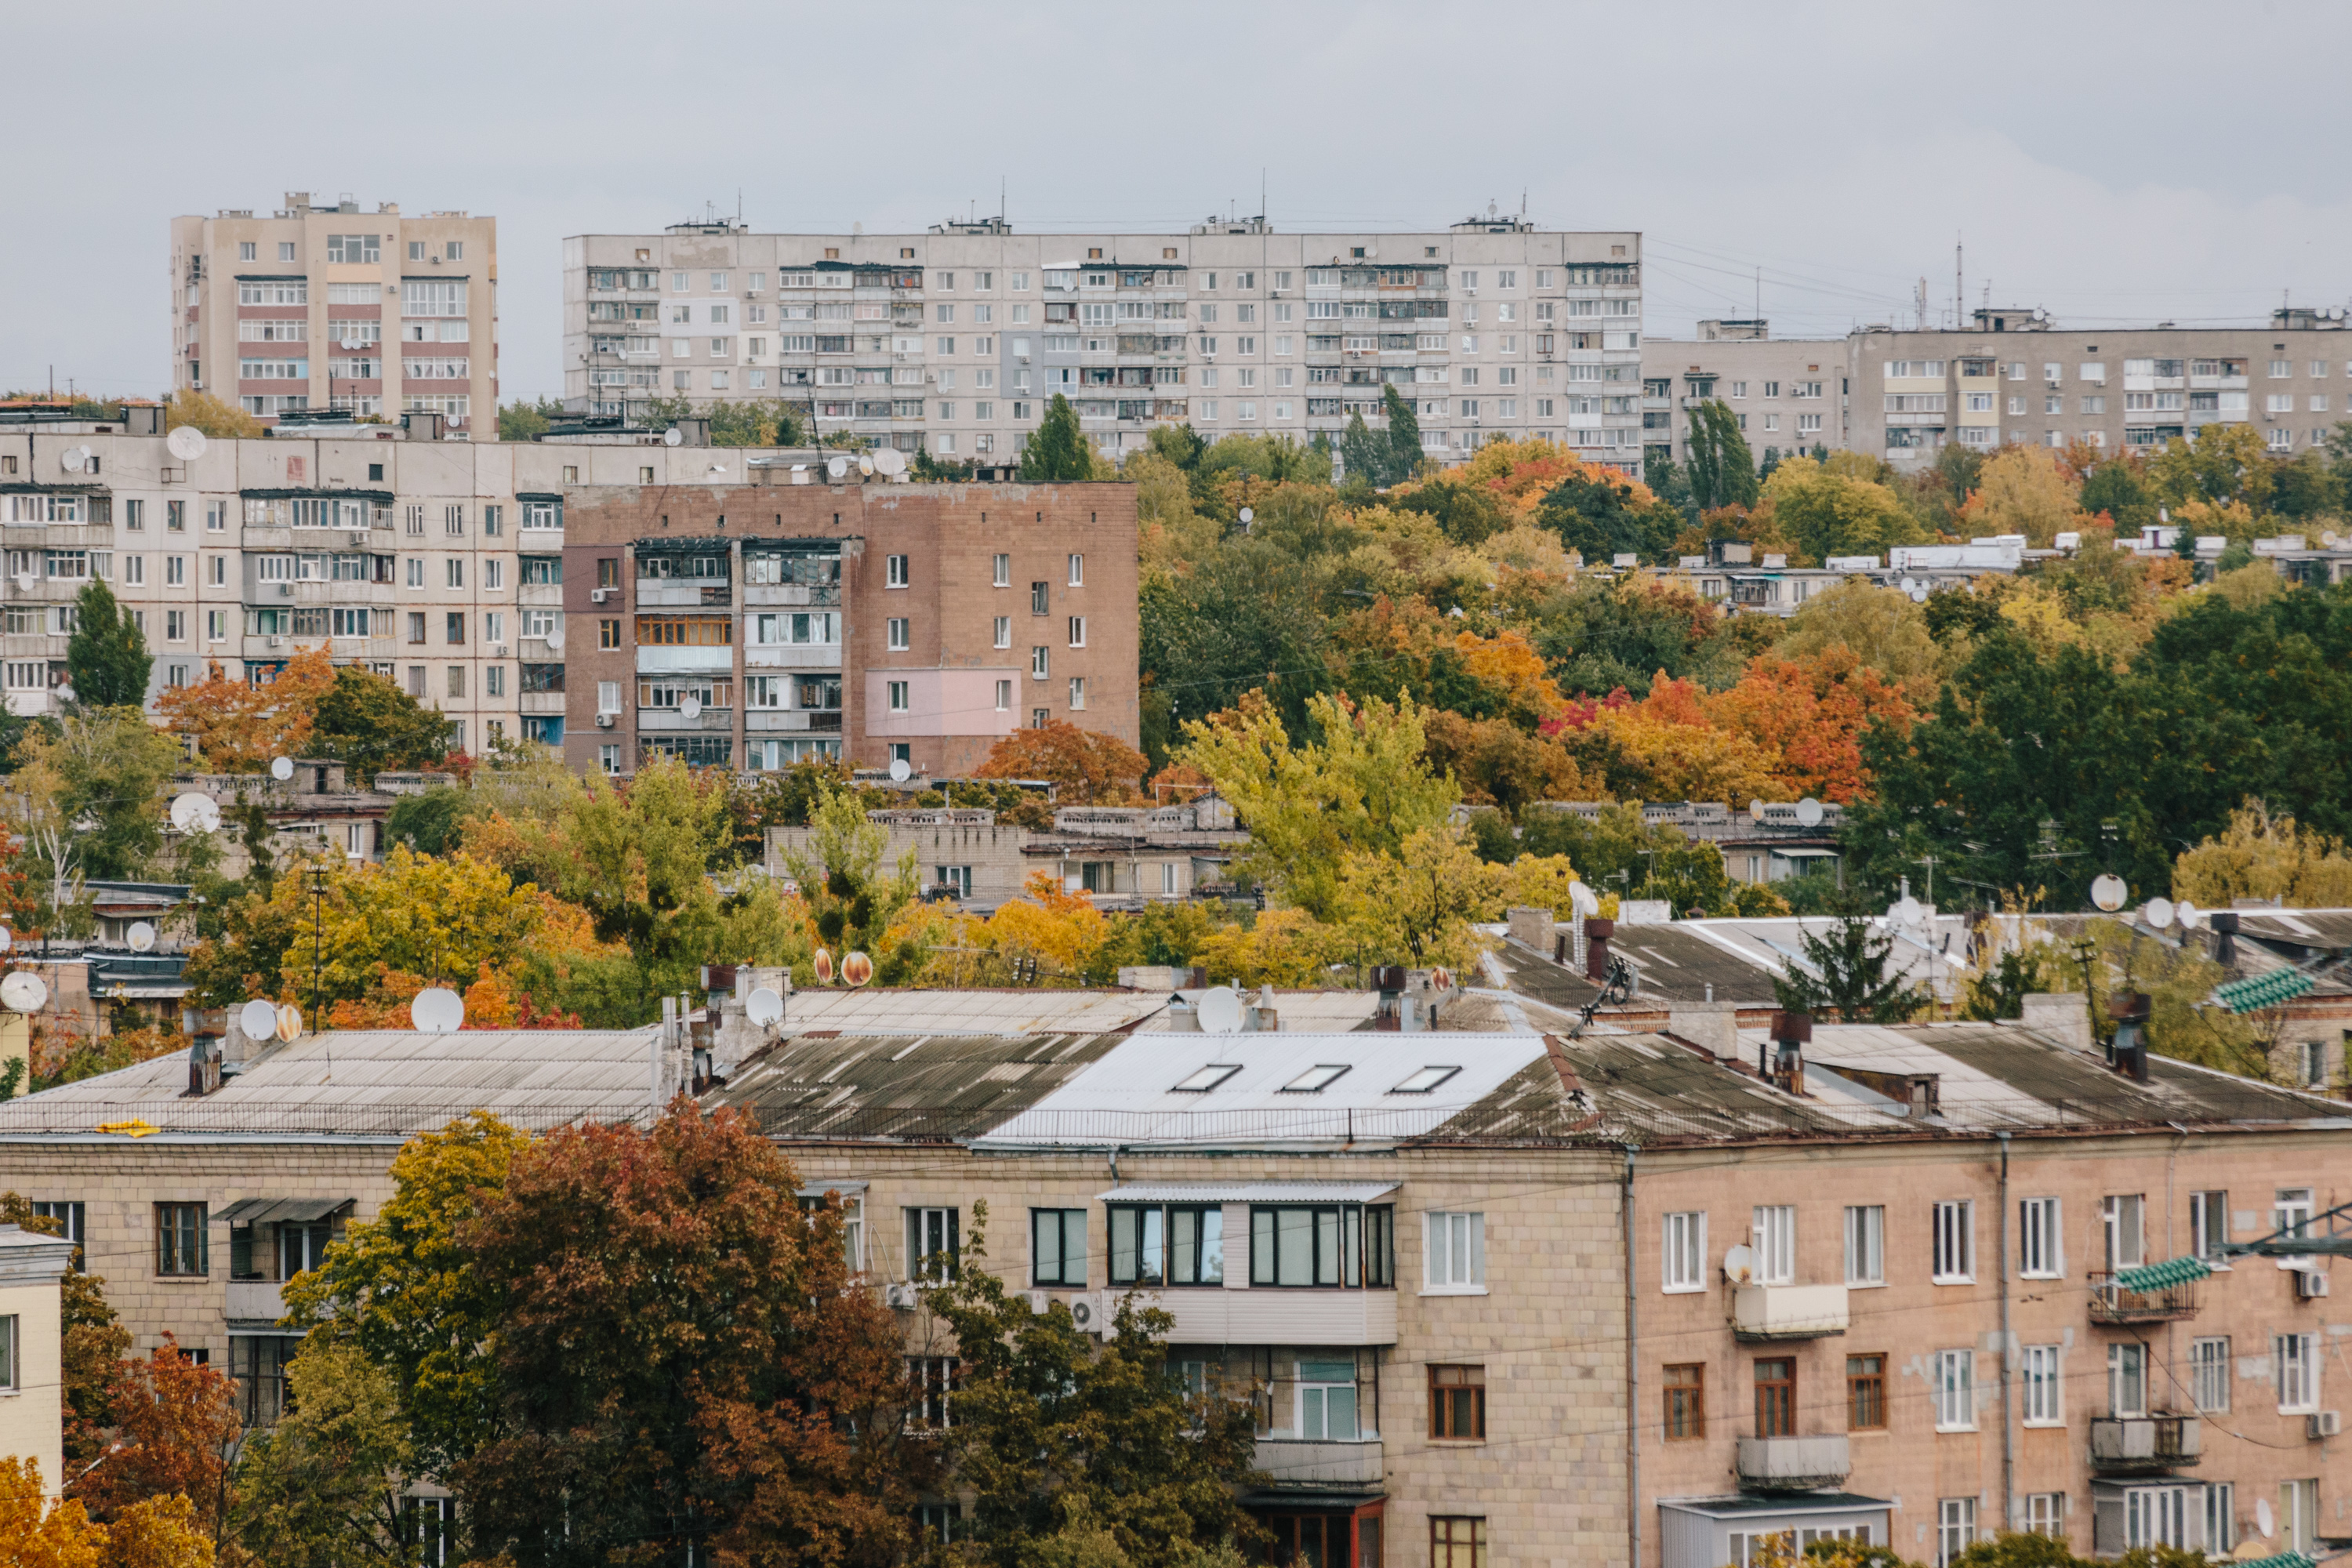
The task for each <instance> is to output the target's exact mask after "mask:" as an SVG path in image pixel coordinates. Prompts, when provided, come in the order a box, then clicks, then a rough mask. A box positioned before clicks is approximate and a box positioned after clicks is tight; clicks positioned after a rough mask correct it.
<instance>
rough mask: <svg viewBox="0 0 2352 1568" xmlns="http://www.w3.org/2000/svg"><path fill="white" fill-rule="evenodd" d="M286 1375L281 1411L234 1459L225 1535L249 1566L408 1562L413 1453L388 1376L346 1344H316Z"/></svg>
mask: <svg viewBox="0 0 2352 1568" xmlns="http://www.w3.org/2000/svg"><path fill="white" fill-rule="evenodd" d="M286 1380H287V1394H288V1397H287V1408H286V1414H285V1415H284V1416H283V1417H282V1418H281V1419H280V1420H279V1421H278V1425H277V1426H274V1427H272V1428H270V1429H269V1430H268V1431H264V1432H257V1433H256V1434H254V1436H251V1437H250V1438H248V1439H247V1442H246V1445H245V1448H244V1451H243V1452H242V1453H241V1454H240V1455H239V1456H238V1461H237V1469H236V1506H235V1508H234V1510H232V1512H231V1515H230V1521H229V1528H228V1535H229V1537H230V1538H231V1539H233V1540H234V1541H235V1542H236V1544H237V1545H238V1546H240V1547H242V1548H243V1549H244V1550H245V1551H246V1552H249V1553H251V1554H252V1558H253V1560H254V1561H255V1562H257V1563H289V1564H301V1565H302V1568H372V1565H373V1564H378V1563H403V1562H404V1561H406V1560H407V1548H408V1544H409V1543H408V1542H406V1541H405V1540H404V1538H403V1536H404V1532H403V1529H402V1526H403V1521H402V1519H401V1499H400V1489H401V1487H402V1485H403V1484H404V1478H405V1477H407V1476H411V1475H414V1474H415V1452H414V1450H413V1448H412V1447H411V1446H410V1444H409V1441H408V1434H407V1428H406V1424H405V1423H404V1421H403V1420H402V1418H401V1413H400V1403H399V1393H398V1390H397V1388H396V1387H395V1385H394V1383H393V1380H392V1377H391V1375H390V1374H389V1373H386V1372H385V1371H384V1370H383V1368H382V1367H380V1366H378V1365H376V1364H375V1363H373V1362H372V1361H370V1360H369V1359H368V1358H367V1356H366V1355H364V1354H363V1353H362V1352H360V1351H359V1350H358V1349H357V1348H355V1347H354V1346H352V1345H350V1344H347V1343H346V1344H336V1343H331V1342H316V1343H313V1344H311V1345H309V1346H306V1347H304V1349H303V1351H302V1352H301V1353H300V1354H299V1355H298V1356H296V1357H295V1358H294V1360H293V1362H292V1363H289V1365H288V1367H287V1369H286Z"/></svg>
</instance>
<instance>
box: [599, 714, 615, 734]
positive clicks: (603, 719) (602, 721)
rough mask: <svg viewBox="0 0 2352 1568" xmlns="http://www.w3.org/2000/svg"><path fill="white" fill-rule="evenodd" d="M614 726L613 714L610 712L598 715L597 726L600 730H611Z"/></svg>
mask: <svg viewBox="0 0 2352 1568" xmlns="http://www.w3.org/2000/svg"><path fill="white" fill-rule="evenodd" d="M612 727H613V715H611V714H610V713H599V714H597V715H596V728H598V729H599V730H609V729H611V728H612Z"/></svg>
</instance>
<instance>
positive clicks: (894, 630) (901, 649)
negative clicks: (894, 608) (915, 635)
mask: <svg viewBox="0 0 2352 1568" xmlns="http://www.w3.org/2000/svg"><path fill="white" fill-rule="evenodd" d="M887 629H888V640H889V651H890V652H892V653H905V652H906V651H907V650H908V647H911V646H912V643H911V639H910V638H909V637H908V631H907V617H906V616H890V617H889V625H888V628H887Z"/></svg>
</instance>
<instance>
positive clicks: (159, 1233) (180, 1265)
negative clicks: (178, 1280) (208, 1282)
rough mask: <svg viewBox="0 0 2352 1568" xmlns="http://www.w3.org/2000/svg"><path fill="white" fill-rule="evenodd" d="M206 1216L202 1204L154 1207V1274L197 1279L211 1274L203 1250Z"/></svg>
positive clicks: (208, 1261) (209, 1265)
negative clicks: (195, 1276) (190, 1276)
mask: <svg viewBox="0 0 2352 1568" xmlns="http://www.w3.org/2000/svg"><path fill="white" fill-rule="evenodd" d="M206 1217H207V1216H206V1214H205V1205H203V1204H157V1205H155V1272H156V1273H158V1274H163V1275H183V1276H184V1275H198V1274H206V1273H209V1272H211V1264H210V1258H209V1254H208V1252H207V1251H206V1247H205V1222H206Z"/></svg>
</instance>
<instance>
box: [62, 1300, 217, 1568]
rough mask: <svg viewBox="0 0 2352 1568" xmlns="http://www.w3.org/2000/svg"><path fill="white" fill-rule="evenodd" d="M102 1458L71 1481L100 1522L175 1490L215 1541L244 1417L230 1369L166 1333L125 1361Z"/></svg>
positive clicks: (70, 1487) (73, 1489)
mask: <svg viewBox="0 0 2352 1568" xmlns="http://www.w3.org/2000/svg"><path fill="white" fill-rule="evenodd" d="M111 1415H112V1416H113V1423H114V1444H113V1447H112V1448H111V1451H110V1452H109V1453H108V1454H107V1456H106V1458H105V1459H104V1461H103V1462H102V1463H100V1464H99V1465H97V1466H96V1467H94V1468H90V1469H87V1470H84V1471H83V1472H82V1473H81V1474H80V1475H79V1476H78V1477H76V1478H74V1479H73V1480H72V1481H71V1482H70V1483H69V1484H68V1487H67V1492H68V1495H69V1496H72V1497H76V1498H79V1499H80V1500H82V1501H83V1502H85V1503H87V1504H88V1505H89V1510H90V1511H91V1513H92V1514H94V1515H95V1516H96V1517H97V1518H98V1519H100V1521H115V1520H118V1519H120V1518H121V1516H122V1515H123V1514H124V1513H125V1512H126V1511H127V1510H131V1508H133V1507H134V1506H135V1505H137V1504H138V1503H140V1502H142V1501H143V1500H147V1499H150V1498H156V1497H169V1496H171V1495H172V1494H173V1493H177V1494H179V1495H180V1496H182V1497H184V1498H186V1499H187V1500H189V1502H191V1503H192V1504H194V1510H195V1511H194V1520H195V1524H196V1527H197V1529H198V1530H199V1531H200V1532H201V1533H202V1534H203V1535H204V1536H205V1538H206V1539H208V1540H211V1541H217V1540H219V1539H220V1532H221V1527H222V1523H223V1521H224V1519H225V1517H226V1509H227V1506H228V1502H229V1461H230V1458H231V1456H232V1455H233V1454H234V1453H235V1452H236V1441H237V1436H238V1434H239V1433H240V1432H241V1431H242V1429H243V1426H244V1423H243V1422H242V1421H241V1420H239V1418H238V1416H237V1413H236V1384H232V1383H231V1382H230V1381H229V1379H228V1376H227V1374H226V1373H223V1372H221V1371H220V1370H219V1369H217V1368H215V1367H211V1366H207V1365H205V1364H204V1363H201V1362H198V1361H196V1360H195V1359H194V1357H192V1356H190V1355H187V1354H186V1353H185V1352H183V1351H182V1350H181V1349H180V1346H179V1342H177V1341H176V1340H175V1339H173V1336H172V1335H170V1334H169V1333H166V1334H165V1335H164V1336H163V1343H162V1344H160V1345H158V1346H156V1347H155V1349H154V1351H153V1352H152V1354H151V1355H150V1356H149V1357H148V1359H146V1360H145V1361H140V1360H137V1359H135V1358H133V1359H130V1360H125V1361H123V1362H122V1363H120V1370H119V1373H118V1377H117V1381H116V1384H115V1390H114V1396H113V1400H112V1406H111Z"/></svg>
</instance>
